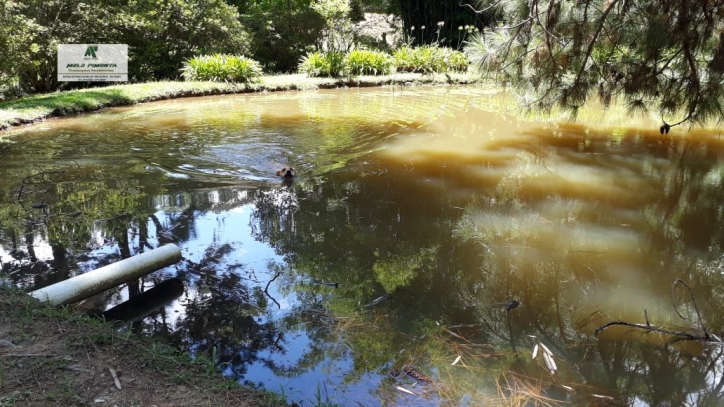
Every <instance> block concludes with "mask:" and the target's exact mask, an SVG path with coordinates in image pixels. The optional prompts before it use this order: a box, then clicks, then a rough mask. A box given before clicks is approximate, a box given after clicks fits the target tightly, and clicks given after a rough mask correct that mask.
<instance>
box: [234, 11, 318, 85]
mask: <svg viewBox="0 0 724 407" xmlns="http://www.w3.org/2000/svg"><path fill="white" fill-rule="evenodd" d="M243 9H244V11H243V15H242V16H241V21H242V23H243V24H244V27H245V28H246V29H247V30H248V31H249V34H250V36H251V43H250V50H249V53H248V55H250V56H251V57H252V58H254V59H255V60H257V61H259V62H260V63H261V64H262V66H263V67H264V70H265V71H267V72H293V71H296V69H297V64H298V63H299V60H300V59H301V58H302V56H303V55H304V54H306V53H308V52H311V51H313V50H314V49H316V44H317V42H318V40H319V38H321V36H322V33H323V31H324V29H325V20H324V18H323V17H322V16H321V15H320V14H319V13H318V12H317V11H315V10H313V9H312V8H311V1H289V2H287V1H263V2H259V3H257V4H254V5H251V6H247V7H243Z"/></svg>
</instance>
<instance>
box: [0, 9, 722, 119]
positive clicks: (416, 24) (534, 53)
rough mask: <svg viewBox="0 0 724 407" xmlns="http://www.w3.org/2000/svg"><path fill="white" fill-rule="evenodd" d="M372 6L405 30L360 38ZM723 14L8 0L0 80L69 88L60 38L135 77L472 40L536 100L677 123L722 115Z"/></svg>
mask: <svg viewBox="0 0 724 407" xmlns="http://www.w3.org/2000/svg"><path fill="white" fill-rule="evenodd" d="M365 12H377V13H387V14H389V15H390V18H392V17H395V18H396V19H397V20H396V21H399V22H400V25H399V28H398V29H397V32H382V33H379V35H376V36H370V35H362V34H361V33H360V31H359V30H356V29H355V28H354V27H355V23H356V22H359V21H362V20H364V18H365ZM723 21H724V1H705V2H696V1H682V0H677V1H674V0H667V1H663V2H660V1H651V0H607V1H603V2H601V1H593V0H584V1H576V2H570V1H563V0H546V1H539V0H533V1H529V0H496V1H493V0H479V1H476V2H471V3H467V2H464V1H460V0H191V1H184V0H149V1H136V0H110V1H101V0H47V1H46V0H27V1H23V2H22V3H21V2H16V1H12V0H0V53H2V55H7V56H8V57H7V58H4V59H2V60H0V87H1V88H2V89H4V93H5V94H6V96H13V95H16V96H17V95H22V94H28V93H37V92H48V91H53V90H57V89H59V88H63V87H67V86H71V85H69V84H67V83H65V84H59V83H58V82H57V80H56V74H55V66H56V50H57V45H58V44H62V43H124V44H128V45H129V52H130V61H129V69H130V70H131V72H130V76H129V78H130V80H131V81H132V82H143V81H153V80H168V79H171V80H174V79H179V78H180V77H181V67H182V65H183V63H184V61H186V60H188V59H190V58H193V57H195V56H199V55H210V54H214V53H223V54H230V55H243V56H245V57H248V58H251V59H253V60H255V61H258V62H259V63H260V66H261V68H262V69H263V70H264V72H268V73H276V72H293V71H296V70H297V69H298V66H299V64H300V61H301V60H302V58H303V57H304V56H305V55H309V54H310V53H312V52H315V51H320V52H349V51H352V50H354V49H372V50H384V51H388V52H389V51H392V50H393V49H394V48H395V47H399V46H422V45H426V44H432V45H434V46H442V47H450V48H453V49H463V48H464V49H465V51H466V53H467V54H468V56H469V57H470V59H471V60H472V61H473V62H474V63H476V65H477V66H480V67H482V68H483V72H487V73H490V74H492V75H493V77H494V78H495V80H496V81H498V82H499V83H501V84H511V85H513V87H514V88H515V89H517V90H518V92H519V94H520V95H521V96H523V100H524V102H525V103H526V104H528V105H530V106H534V107H536V108H540V109H543V110H547V109H550V108H551V107H553V106H561V107H563V108H565V109H567V110H568V111H570V112H571V113H572V114H573V115H574V116H575V114H576V113H577V111H578V109H579V108H580V106H582V105H583V104H584V103H585V102H586V101H587V100H589V99H590V98H591V96H597V97H598V98H599V99H600V100H601V101H602V102H603V103H604V105H608V104H609V103H610V102H611V100H614V99H620V100H623V101H624V102H625V104H626V106H627V107H628V108H629V109H630V110H632V111H638V112H648V111H653V112H655V113H656V114H658V115H659V116H660V117H661V119H662V121H663V122H664V124H663V125H662V132H664V131H666V132H668V130H669V128H670V127H671V126H675V125H677V124H680V123H684V122H698V123H703V122H707V121H711V120H717V121H718V120H720V119H721V117H722V116H724V112H723V111H722V105H723V104H724V91H723V90H724V23H722V22H723ZM72 86H83V85H82V84H77V83H76V84H73V85H72ZM667 121H668V122H670V123H672V124H671V125H669V124H667V123H666V122H667Z"/></svg>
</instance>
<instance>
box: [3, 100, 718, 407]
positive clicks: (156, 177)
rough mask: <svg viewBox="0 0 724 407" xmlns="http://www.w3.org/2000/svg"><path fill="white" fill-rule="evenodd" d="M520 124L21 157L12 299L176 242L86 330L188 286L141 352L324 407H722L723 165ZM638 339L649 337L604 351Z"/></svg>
mask: <svg viewBox="0 0 724 407" xmlns="http://www.w3.org/2000/svg"><path fill="white" fill-rule="evenodd" d="M506 103H508V102H507V101H506V99H505V97H504V96H503V95H499V94H497V93H495V92H493V91H491V90H489V89H484V88H479V87H441V88H427V87H404V88H399V87H398V88H395V89H391V88H381V89H348V90H330V91H315V92H301V93H271V94H252V95H234V96H215V97H203V98H191V99H183V100H173V101H165V102H157V103H151V104H146V105H141V106H135V107H128V108H115V109H110V110H107V111H104V112H100V113H94V114H89V115H84V116H80V117H75V118H67V119H62V120H50V121H47V122H45V123H41V124H38V125H35V126H30V127H27V128H23V129H18V130H14V131H11V132H8V133H6V134H5V135H4V136H3V137H2V138H0V157H2V160H0V176H1V177H2V180H3V181H2V185H1V186H0V261H1V262H2V273H3V277H2V281H4V282H5V283H7V284H13V285H15V286H18V287H21V288H23V289H25V290H32V289H36V288H40V287H43V286H47V285H49V284H52V283H55V282H58V281H61V280H64V279H66V278H68V277H71V276H74V275H77V274H80V273H84V272H86V271H89V270H92V269H95V268H97V267H100V266H102V265H106V264H109V263H112V262H115V261H118V260H120V259H122V258H126V257H129V256H133V255H136V254H138V253H141V252H144V251H148V250H150V249H153V248H156V247H159V246H162V245H164V244H167V243H175V244H177V245H178V246H179V247H181V249H182V253H183V256H184V258H183V260H182V261H181V262H179V263H178V264H176V265H175V266H172V267H167V268H165V269H163V270H159V271H158V272H155V273H153V274H151V275H149V276H147V277H145V278H143V279H141V280H139V281H133V282H129V283H128V284H125V285H123V286H120V287H118V288H116V289H113V290H109V291H107V292H105V293H102V294H100V295H98V296H95V297H93V298H90V299H88V300H87V301H84V302H82V303H80V304H78V305H77V306H76V308H77V309H78V311H79V312H81V311H82V312H102V311H104V310H107V309H109V308H111V307H114V306H116V305H118V304H120V303H122V302H124V301H126V300H128V299H129V298H136V297H139V296H142V295H143V293H149V292H151V291H150V290H151V289H152V288H153V287H154V286H157V285H159V284H161V282H163V281H164V280H168V279H172V278H178V279H179V280H180V281H181V282H183V287H181V288H180V289H178V290H176V289H165V288H161V289H160V291H165V295H162V297H164V298H163V299H162V300H161V301H160V303H159V302H158V301H157V302H156V307H155V308H153V307H152V309H150V310H148V312H144V313H141V314H138V315H135V317H132V318H128V319H130V322H129V323H128V325H127V327H126V328H125V329H130V330H133V331H134V332H137V333H139V334H143V335H148V336H153V337H157V338H163V339H164V340H167V341H169V342H171V343H173V344H174V345H177V346H180V347H181V348H183V349H185V350H187V351H189V352H191V353H193V354H196V355H204V356H206V357H211V358H215V361H216V362H217V363H218V367H219V369H220V371H222V372H223V373H224V374H225V375H228V376H230V377H233V378H235V379H238V381H239V382H240V383H245V384H248V385H252V386H255V387H259V388H264V389H267V390H271V391H274V392H278V393H281V394H283V395H284V397H286V398H287V399H288V401H289V402H297V403H300V404H303V405H315V404H320V403H321V402H329V403H338V404H340V405H365V406H373V405H406V406H407V405H421V406H423V405H452V406H458V405H460V406H467V405H511V404H521V405H522V404H525V403H540V404H545V403H548V404H551V405H565V404H570V405H609V404H610V405H618V404H624V405H684V404H685V403H688V404H690V405H718V403H719V402H720V400H721V397H722V396H723V394H722V392H723V390H722V388H723V387H724V371H723V370H724V365H723V364H722V347H721V346H720V345H719V344H717V343H716V342H717V340H718V335H721V334H722V330H723V329H724V314H723V313H721V312H720V308H719V307H720V306H721V301H722V295H723V294H724V277H723V274H722V267H723V265H724V257H722V249H723V248H724V227H723V226H722V225H724V222H722V218H723V217H724V207H723V206H722V203H723V202H724V188H723V187H722V183H723V182H724V165H723V163H724V148H723V147H724V141H722V139H721V137H720V136H719V134H718V133H716V132H711V131H688V132H687V131H686V129H684V130H680V129H679V128H678V127H677V128H675V129H674V130H672V132H671V133H670V134H666V135H662V134H660V133H659V131H658V125H657V123H656V122H653V121H651V122H648V121H646V120H643V121H642V122H641V123H633V122H631V123H629V124H626V123H608V122H605V121H604V120H603V119H605V117H606V116H605V115H607V114H608V113H607V112H601V113H600V115H601V118H602V121H601V123H603V124H601V125H600V126H599V127H596V126H594V125H592V124H586V125H584V124H570V123H547V122H542V121H540V122H535V121H526V120H519V119H516V117H515V116H513V115H508V114H503V113H499V112H500V111H501V108H500V106H504V105H506ZM285 165H291V166H294V167H295V168H296V170H297V173H298V176H297V178H296V179H294V180H293V182H284V181H282V180H280V179H279V178H277V177H276V176H275V174H274V172H275V170H277V169H279V168H281V167H282V166H285ZM174 281H175V280H174ZM161 287H164V286H161ZM175 287H176V286H175ZM157 291H159V290H157ZM161 305H162V306H161ZM616 321H623V322H624V323H629V324H639V325H638V326H631V325H629V326H627V325H621V324H619V325H612V326H608V327H606V329H604V330H602V331H600V332H596V331H597V329H598V328H601V327H603V326H604V324H607V323H611V322H616ZM654 329H659V331H655V330H654ZM707 339H708V340H707ZM534 355H535V357H534Z"/></svg>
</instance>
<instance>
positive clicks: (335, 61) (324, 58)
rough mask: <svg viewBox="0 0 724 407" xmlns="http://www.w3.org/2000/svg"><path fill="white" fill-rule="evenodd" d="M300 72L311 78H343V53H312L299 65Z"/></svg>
mask: <svg viewBox="0 0 724 407" xmlns="http://www.w3.org/2000/svg"><path fill="white" fill-rule="evenodd" d="M299 71H300V72H303V73H306V74H307V75H309V76H311V77H315V76H332V77H337V76H342V73H343V72H344V54H342V53H341V52H319V51H315V52H312V53H311V54H307V55H306V56H304V57H303V58H302V62H300V63H299Z"/></svg>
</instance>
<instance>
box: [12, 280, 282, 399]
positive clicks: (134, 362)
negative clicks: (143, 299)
mask: <svg viewBox="0 0 724 407" xmlns="http://www.w3.org/2000/svg"><path fill="white" fill-rule="evenodd" d="M111 369H113V370H114V371H115V374H116V376H117V378H118V382H117V384H116V381H115V380H114V378H113V376H112V373H111ZM118 385H120V389H119V388H118ZM41 405H42V406H98V407H101V406H151V405H157V406H279V405H283V403H282V401H281V400H279V398H278V397H275V396H272V395H268V394H265V393H260V392H256V391H253V390H250V389H246V388H243V387H241V386H239V385H238V384H237V383H236V382H234V381H232V380H228V379H224V378H222V377H221V376H220V374H219V373H218V371H217V370H216V369H215V368H214V365H213V363H211V362H209V361H204V360H200V361H192V360H191V359H190V358H188V357H186V356H184V355H181V354H179V352H178V351H176V350H174V349H172V348H170V347H168V346H166V345H162V344H159V343H155V342H152V341H150V340H145V339H139V338H137V337H134V336H130V335H128V334H123V333H120V332H119V331H118V330H116V329H114V328H113V327H112V326H111V325H110V324H108V323H105V322H102V321H99V320H95V319H91V318H88V317H85V316H80V315H78V314H74V313H72V312H70V311H69V310H67V309H57V308H52V307H49V306H46V305H43V304H40V303H39V302H37V301H35V300H34V299H32V298H30V297H29V296H28V295H26V294H23V293H21V292H19V291H17V290H14V289H9V288H6V287H2V286H0V406H3V407H12V406H41Z"/></svg>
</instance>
